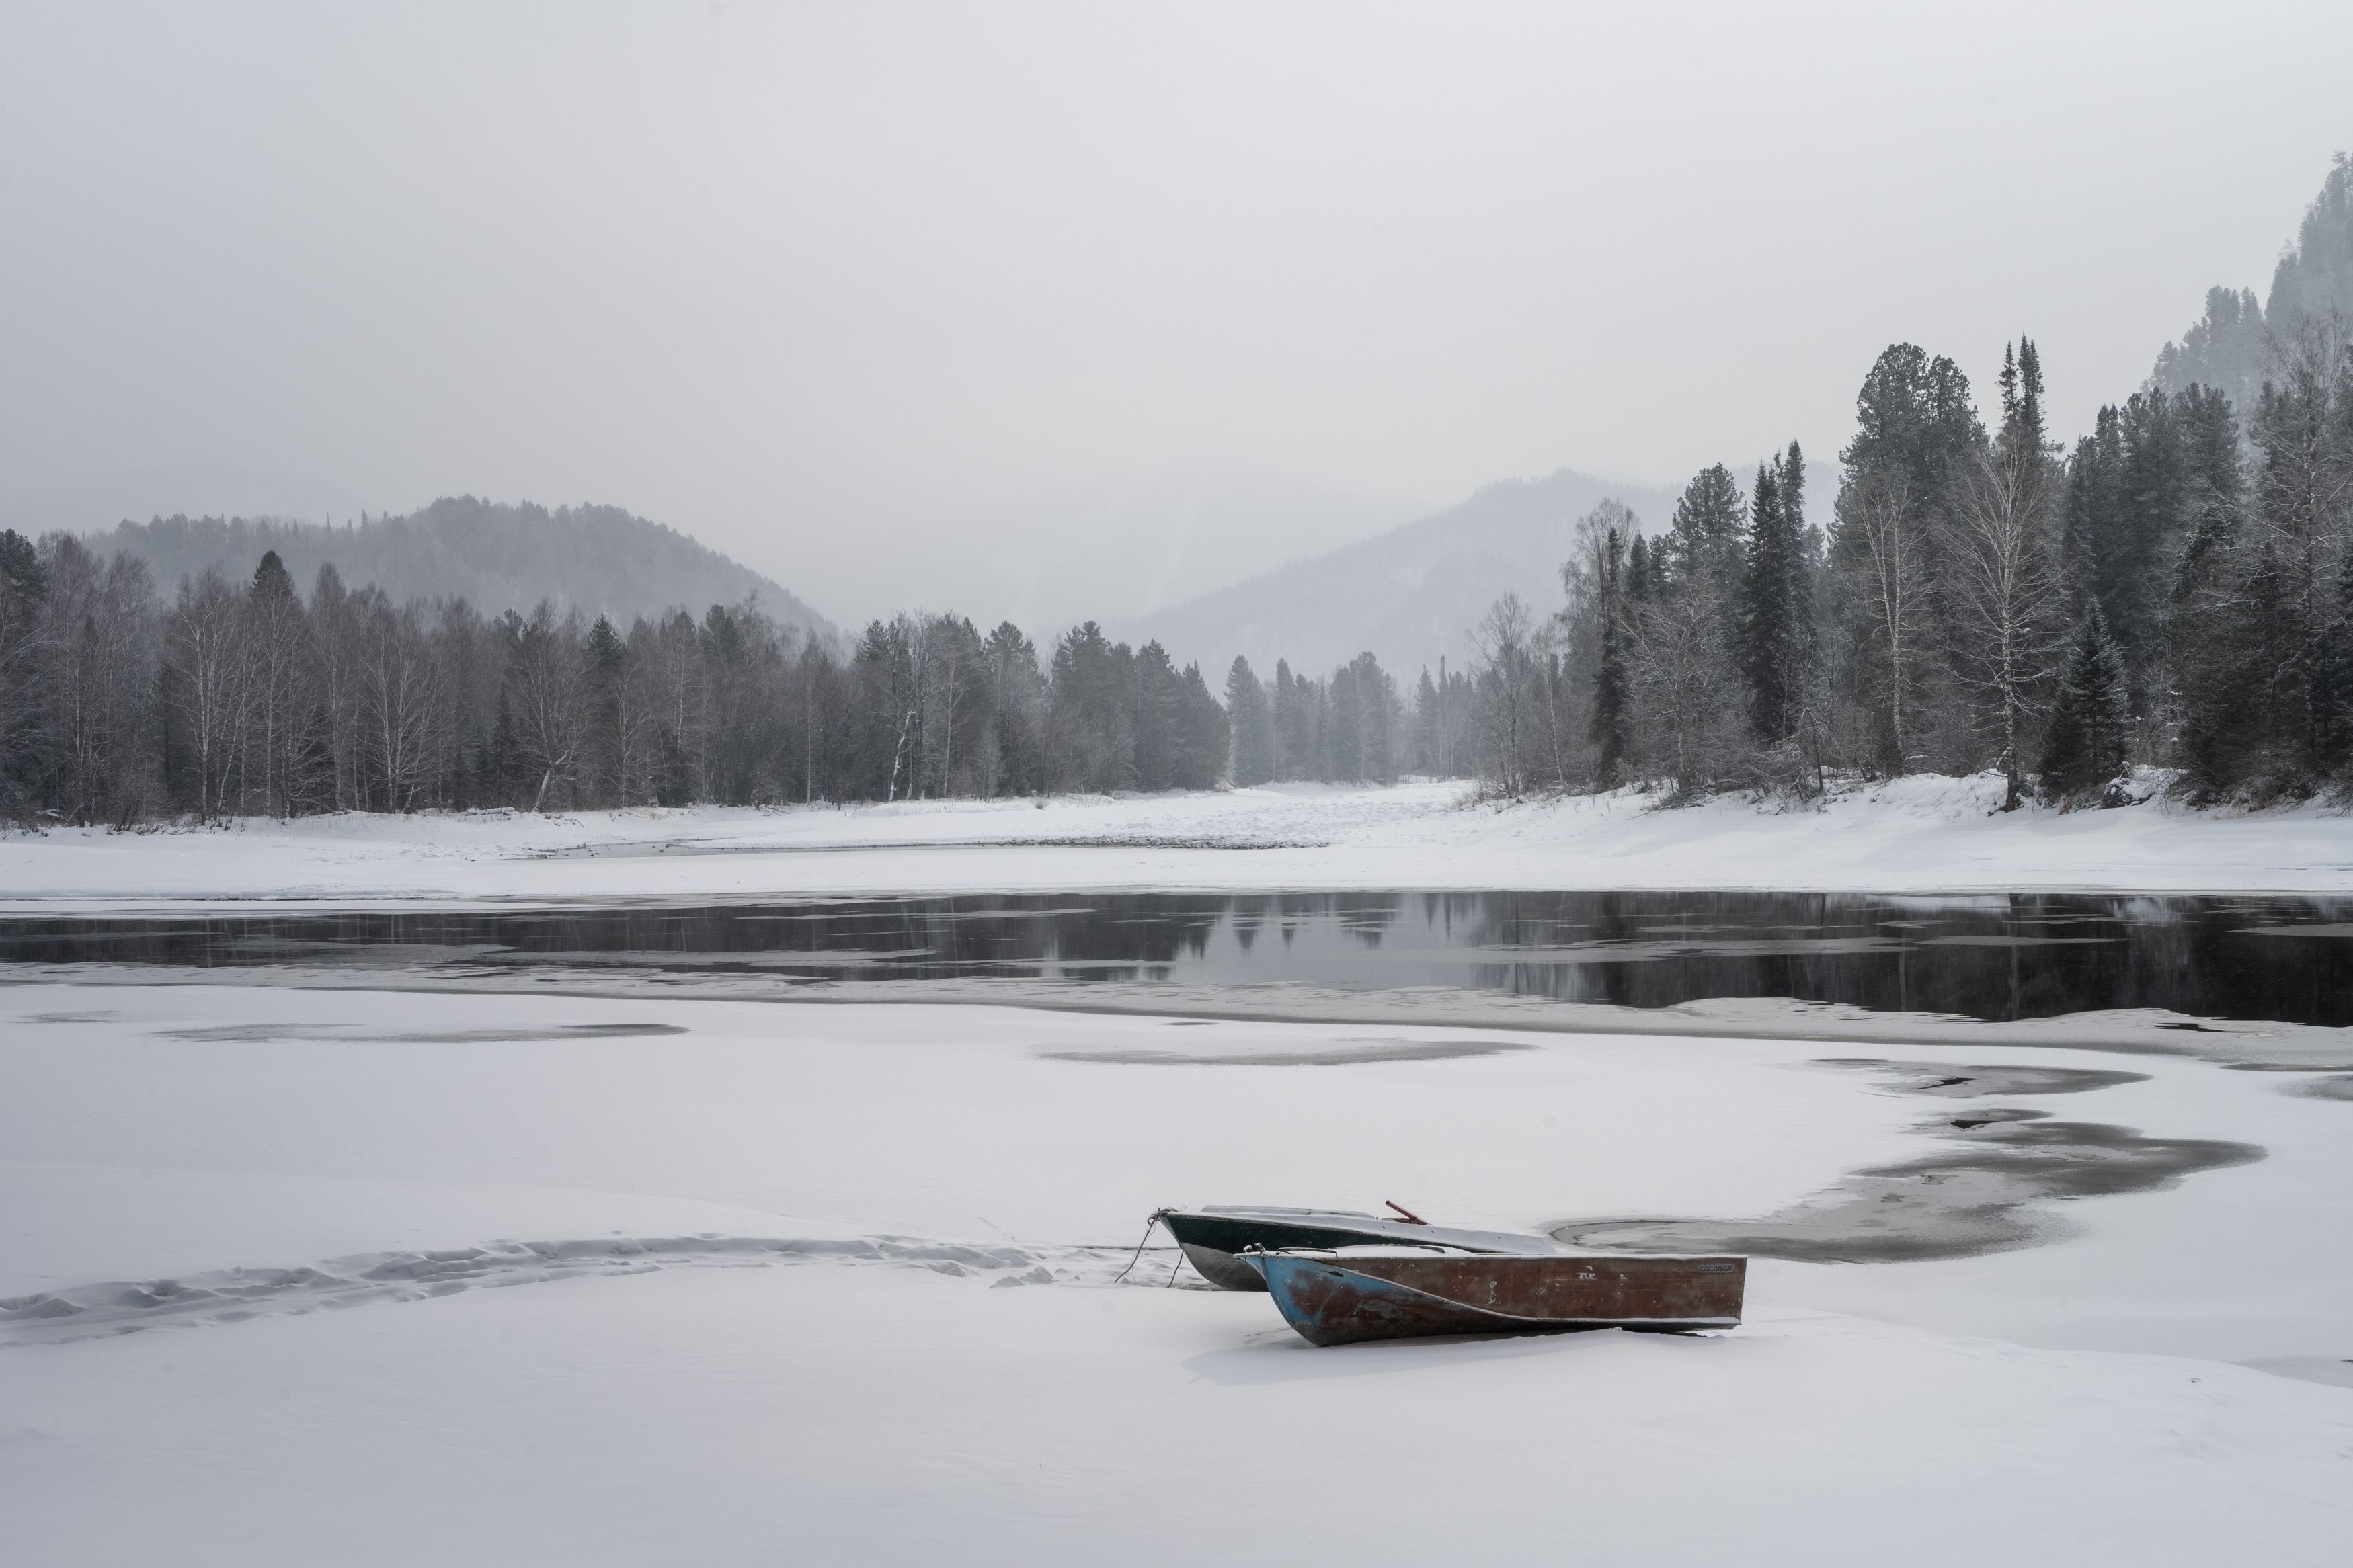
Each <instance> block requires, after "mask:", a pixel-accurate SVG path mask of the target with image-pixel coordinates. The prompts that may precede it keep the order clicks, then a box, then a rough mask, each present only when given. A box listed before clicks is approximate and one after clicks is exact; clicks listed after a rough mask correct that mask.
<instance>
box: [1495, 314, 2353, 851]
mask: <svg viewBox="0 0 2353 1568" xmlns="http://www.w3.org/2000/svg"><path fill="white" fill-rule="evenodd" d="M2270 353H2271V357H2270V361H2269V364H2268V367H2267V369H2266V372H2265V374H2264V375H2263V379H2262V382H2261V384H2260V388H2259V391H2258V393H2257V395H2256V398H2255V401H2254V405H2253V407H2252V408H2249V409H2245V410H2242V409H2240V408H2238V407H2236V406H2235V405H2233V403H2232V399H2231V398H2230V397H2229V396H2228V395H2226V394H2225V393H2223V392H2221V390H2219V389H2216V388H2212V387H2207V386H2202V385H2198V384H2191V385H2189V386H2187V387H2185V388H2183V389H2181V390H2179V391H2178V392H2172V393H2168V392H2167V391H2164V390H2162V389H2160V388H2158V387H2157V386H2155V385H2151V386H2149V387H2148V388H2147V389H2145V390H2143V391H2141V392H2138V393H2136V394H2134V395H2132V396H2131V397H2129V398H2127V399H2126V400H2125V401H2124V402H2123V403H2122V404H2119V405H2111V406H2107V407H2104V408H2102V409H2101V410H2100V411H2099V414H2098V416H2097V419H2096V421H2095V423H2094V428H2093V430H2092V432H2091V433H2090V434H2089V435H2086V436H2084V437H2082V438H2081V439H2079V440H2078V441H2077V442H2076V443H2075V444H2074V447H2073V449H2072V451H2070V450H2066V449H2064V448H2063V446H2062V444H2060V443H2059V442H2056V441H2054V440H2052V438H2051V436H2050V434H2049V432H2048V430H2047V428H2046V426H2045V421H2044V416H2043V410H2042V403H2043V374H2042V362H2041V357H2040V354H2039V353H2038V351H2037V349H2036V347H2035V344H2034V343H2033V342H2031V340H2028V339H2021V340H2020V341H2018V342H2015V343H2013V344H2010V345H2009V346H2008V347H2007V348H2005V350H2004V353H2003V362H2002V371H2001V375H2000V414H1999V418H1998V421H1997V422H1996V423H1995V424H1994V425H1993V426H1992V428H1990V429H1989V428H1988V427H1987V426H1986V424H1985V423H1984V422H1983V421H1982V420H1981V419H1980V416H1979V415H1978V411H1977V408H1976V406H1975V405H1974V403H1973V401H1972V396H1971V391H1970V387H1969V384H1968V378H1967V377H1966V376H1965V375H1964V374H1962V373H1961V371H1960V369H1959V368H1958V366H1957V365H1956V364H1955V363H1953V362H1952V361H1951V360H1950V359H1948V358H1946V357H1944V356H1942V355H1936V356H1932V355H1930V354H1928V353H1925V352H1924V351H1922V350H1921V349H1919V348H1917V347H1915V346H1914V345H1912V344H1909V343H1899V344H1896V345H1894V346H1892V347H1890V348H1889V349H1888V350H1886V352H1885V353H1882V354H1881V355H1880V356H1879V359H1878V361H1877V363H1874V364H1873V366H1872V368H1871V371H1870V373H1869V374H1868V375H1866V376H1865V377H1864V379H1863V383H1862V388H1861V391H1860V392H1859V394H1858V395H1857V398H1856V428H1855V433H1854V436H1853V438H1852V440H1851V441H1850V442H1849V444H1848V445H1847V447H1846V448H1845V449H1844V450H1843V451H1842V452H1841V454H1840V457H1841V463H1842V466H1843V473H1842V476H1841V483H1840V487H1839V490H1838V493H1837V497H1836V500H1835V501H1834V503H1833V505H1832V507H1831V518H1830V521H1829V525H1828V527H1827V528H1823V527H1820V526H1818V525H1817V524H1815V523H1814V522H1813V521H1810V519H1809V517H1808V515H1807V511H1806V493H1807V468H1806V462H1805V458H1804V454H1803V453H1802V452H1801V451H1800V450H1799V447H1798V446H1797V445H1796V444H1795V443H1792V444H1791V445H1790V446H1789V447H1788V449H1787V450H1786V451H1784V452H1782V453H1780V454H1778V455H1777V456H1775V457H1774V458H1771V459H1769V460H1768V461H1767V462H1765V463H1763V464H1760V465H1759V466H1758V468H1757V471H1756V475H1755V478H1754V480H1753V482H1750V483H1747V484H1745V485H1744V484H1743V483H1741V482H1740V481H1739V480H1738V479H1736V478H1735V476H1734V475H1733V474H1732V473H1731V472H1730V471H1729V470H1728V469H1726V468H1724V467H1722V466H1721V465H1718V466H1715V467H1712V468H1706V469H1704V470H1703V471H1702V472H1700V473H1699V474H1698V475H1697V476H1695V477H1694V479H1692V481H1691V483H1690V485H1689V486H1688V487H1687V488H1686V489H1684V491H1683V495H1682V497H1681V499H1680V500H1678V502H1677V503H1676V506H1675V509H1674V514H1673V516H1672V519H1671V520H1670V522H1669V525H1668V527H1667V528H1666V529H1664V530H1663V531H1660V532H1658V533H1656V534H1655V535H1646V534H1645V533H1643V532H1642V531H1641V525H1640V522H1639V521H1638V520H1637V519H1635V518H1634V517H1633V516H1632V515H1631V514H1630V513H1629V512H1628V511H1627V510H1625V509H1624V508H1623V507H1620V506H1617V505H1615V504H1614V503H1604V505H1603V506H1602V507H1600V508H1599V509H1598V510H1595V511H1594V512H1593V513H1591V514H1589V515H1588V516H1587V517H1586V518H1584V519H1582V520H1581V521H1579V523H1578V525H1577V542H1576V549H1575V552H1574V554H1573V556H1572V558H1571V559H1570V560H1569V561H1568V562H1567V563H1566V564H1565V565H1564V566H1563V568H1562V581H1563V584H1564V586H1565V587H1566V589H1567V601H1568V602H1567V608H1566V609H1564V610H1563V611H1562V612H1561V613H1560V614H1558V615H1556V616H1552V617H1550V618H1549V619H1547V620H1546V621H1545V622H1543V623H1541V624H1532V622H1531V617H1530V616H1528V614H1527V613H1526V612H1525V610H1524V609H1523V608H1522V607H1521V606H1520V605H1518V603H1517V602H1516V601H1515V600H1512V599H1508V598H1507V599H1506V600H1505V601H1504V602H1503V603H1501V604H1499V605H1497V606H1496V608H1495V609H1494V610H1493V612H1491V613H1490V615H1489V616H1487V618H1486V620H1485V622H1484V623H1483V624H1482V627H1481V634H1480V639H1479V644H1480V648H1481V661H1480V666H1479V668H1478V669H1477V671H1476V679H1475V685H1476V686H1477V688H1478V690H1479V693H1480V696H1481V699H1482V703H1483V704H1484V706H1485V708H1486V710H1487V712H1488V719H1487V722H1486V725H1485V731H1484V733H1485V735H1486V738H1487V742H1488V744H1489V752H1488V755H1487V757H1486V759H1485V772H1486V773H1488V775H1489V776H1490V777H1492V778H1493V780H1495V781H1496V783H1497V784H1499V785H1500V786H1501V787H1502V788H1504V789H1505V790H1507V791H1509V792H1512V793H1514V794H1517V793H1521V792H1524V791H1525V790H1528V789H1532V788H1553V789H1607V788H1611V787H1615V786H1617V785H1620V784H1628V783H1641V784H1654V785H1656V786H1659V787H1661V788H1662V789H1664V790H1666V791H1667V792H1668V793H1669V795H1670V797H1671V798H1690V797H1694V796H1696V795H1705V794H1709V793H1713V792H1719V791H1725V790H1730V789H1749V788H1763V789H1767V790H1775V791H1781V792H1787V793H1790V794H1795V795H1809V794H1813V793H1817V792H1819V791H1820V790H1821V789H1822V788H1824V787H1826V785H1827V784H1828V782H1829V781H1830V780H1831V778H1832V777H1833V776H1844V777H1863V778H1885V777H1891V776H1894V775H1898V774H1903V773H1917V772H1931V773H1954V774H1958V773H1976V772H1979V771H1982V770H1989V769H1990V770H1996V771H1998V772H1999V773H2000V775H2001V776H2002V779H2003V781H2004V785H2005V788H2004V797H2005V798H2004V806H2005V808H2010V807H2015V806H2016V805H2019V804H2021V802H2022V801H2023V800H2025V799H2026V798H2027V797H2028V796H2029V795H2031V794H2032V793H2035V792H2036V791H2038V790H2039V791H2041V792H2042V793H2043V794H2045V795H2048V796H2049V797H2051V798H2053V799H2056V800H2060V801H2063V802H2087V801H2094V800H2101V799H2106V800H2115V799H2117V798H2120V795H2121V781H2122V780H2124V779H2125V778H2126V775H2127V773H2128V771H2129V769H2130V767H2131V765H2132V764H2134V763H2155V764H2162V765H2170V766H2173V767H2175V768H2178V769H2179V784H2180V788H2181V789H2182V791H2183V792H2184V793H2185V794H2186V795H2189V796H2190V797H2191V798H2193V799H2198V800H2202V801H2212V800H2218V799H2223V798H2236V799H2246V800H2268V799H2278V798H2288V797H2300V796H2306V795H2312V794H2314V793H2316V792H2319V791H2322V790H2326V789H2329V788H2332V787H2336V786H2339V785H2342V784H2345V783H2346V782H2348V764H2353V552H2348V536H2353V350H2348V331H2347V327H2346V323H2345V321H2344V319H2343V318H2342V317H2341V316H2339V315H2336V314H2333V313H2330V314H2322V315H2319V316H2315V317H2307V318H2306V319H2305V320H2303V321H2301V322H2300V323H2299V324H2298V326H2297V327H2296V329H2295V331H2293V332H2292V333H2291V334H2288V335H2284V336H2275V337H2274V339H2273V340H2272V342H2271V351H2270Z"/></svg>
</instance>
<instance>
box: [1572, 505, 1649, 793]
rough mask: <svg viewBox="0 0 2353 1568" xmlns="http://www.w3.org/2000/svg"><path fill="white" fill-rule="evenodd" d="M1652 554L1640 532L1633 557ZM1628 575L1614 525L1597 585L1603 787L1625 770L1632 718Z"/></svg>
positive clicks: (1598, 775) (1595, 722)
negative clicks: (1628, 640)
mask: <svg viewBox="0 0 2353 1568" xmlns="http://www.w3.org/2000/svg"><path fill="white" fill-rule="evenodd" d="M1648 553H1649V552H1647V551H1645V550H1643V548H1642V540H1641V536H1640V535H1639V534H1638V535H1636V536H1635V539H1634V560H1635V561H1636V562H1639V563H1643V564H1645V565H1647V564H1648V560H1647V558H1648ZM1628 575H1629V572H1628V567H1627V565H1626V550H1625V544H1624V542H1623V541H1622V540H1621V539H1620V537H1619V533H1618V531H1617V530H1616V529H1614V528H1612V529H1610V530H1609V532H1608V535H1607V537H1606V539H1605V541H1604V543H1603V546H1602V559H1601V570H1600V572H1599V582H1598V583H1597V584H1595V586H1596V590H1597V595H1596V604H1595V614H1596V616H1597V618H1598V620H1599V644H1600V648H1599V658H1597V660H1596V663H1595V667H1594V675H1593V717H1592V720H1591V721H1590V722H1589V723H1588V726H1587V731H1586V733H1587V738H1588V739H1589V740H1590V741H1591V742H1593V746H1594V752H1595V757H1594V763H1593V773H1594V782H1595V783H1596V784H1598V785H1599V786H1600V787H1601V788H1603V789H1615V788H1617V787H1618V784H1619V782H1620V777H1621V775H1622V774H1623V773H1624V772H1625V768H1626V750H1627V742H1628V730H1629V727H1630V722H1631V720H1632V714H1631V712H1630V706H1631V702H1632V691H1631V673H1630V670H1629V668H1628V658H1629V651H1628V648H1627V639H1628V635H1629V623H1628V616H1629V615H1630V605H1629V604H1628V590H1627V579H1628Z"/></svg>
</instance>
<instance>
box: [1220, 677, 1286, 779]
mask: <svg viewBox="0 0 2353 1568" xmlns="http://www.w3.org/2000/svg"><path fill="white" fill-rule="evenodd" d="M1226 718H1227V721H1228V723H1229V725H1230V726H1231V727H1232V752H1233V763H1232V776H1233V782H1234V783H1235V784H1240V785H1241V786H1243V787H1245V788H1247V787H1249V786H1250V785H1252V784H1264V783H1266V782H1267V781H1268V780H1269V779H1271V778H1272V777H1274V766H1275V758H1274V749H1275V741H1274V710H1273V708H1272V706H1271V704H1270V703H1269V702H1268V701H1267V697H1266V685H1265V683H1264V682H1263V681H1261V680H1260V679H1259V678H1258V672H1257V671H1256V670H1253V669H1252V668H1250V660H1249V659H1247V658H1243V657H1242V656H1241V655H1240V654H1236V655H1235V656H1234V662H1233V666H1232V668H1229V669H1228V670H1227V671H1226Z"/></svg>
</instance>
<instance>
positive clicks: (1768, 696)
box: [1738, 441, 1813, 745]
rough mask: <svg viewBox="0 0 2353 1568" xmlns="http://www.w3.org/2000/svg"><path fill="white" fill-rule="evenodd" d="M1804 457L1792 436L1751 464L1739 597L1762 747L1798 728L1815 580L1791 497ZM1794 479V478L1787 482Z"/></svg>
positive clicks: (1752, 713)
mask: <svg viewBox="0 0 2353 1568" xmlns="http://www.w3.org/2000/svg"><path fill="white" fill-rule="evenodd" d="M1804 474H1805V458H1804V457H1803V455H1802V454H1801V453H1800V452H1799V449H1798V445H1797V443H1796V442H1794V441H1793V442H1791V443H1790V444H1789V450H1788V453H1787V454H1786V455H1785V456H1783V457H1781V458H1775V459H1774V461H1773V463H1772V464H1771V465H1770V466H1769V467H1759V468H1757V490H1756V499H1755V500H1753V501H1752V502H1751V503H1750V506H1749V526H1748V548H1747V551H1746V560H1745V562H1744V564H1743V569H1742V576H1741V583H1740V598H1739V626H1738V632H1739V638H1740V667H1741V674H1742V676H1743V678H1744V679H1746V683H1747V687H1748V716H1749V726H1750V728H1751V730H1752V731H1753V732H1754V733H1755V735H1756V737H1757V740H1758V741H1760V742H1764V743H1765V744H1767V745H1772V744H1774V743H1776V742H1780V741H1783V740H1786V739H1788V738H1789V737H1790V736H1792V735H1794V734H1795V733H1796V732H1797V729H1798V716H1799V711H1800V710H1802V709H1803V708H1804V706H1805V698H1806V683H1807V678H1808V670H1809V666H1810V663H1811V661H1812V654H1813V614H1812V611H1813V584H1812V583H1811V582H1810V580H1809V579H1810V572H1809V570H1808V566H1809V563H1808V561H1807V559H1806V548H1805V534H1804V527H1805V524H1804V521H1803V518H1802V516H1801V515H1800V514H1799V513H1797V512H1796V511H1795V510H1793V508H1792V506H1791V504H1790V503H1791V500H1793V499H1794V498H1795V496H1796V495H1801V494H1802V493H1803V488H1804V484H1805V479H1804ZM1793 481H1794V482H1793Z"/></svg>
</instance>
